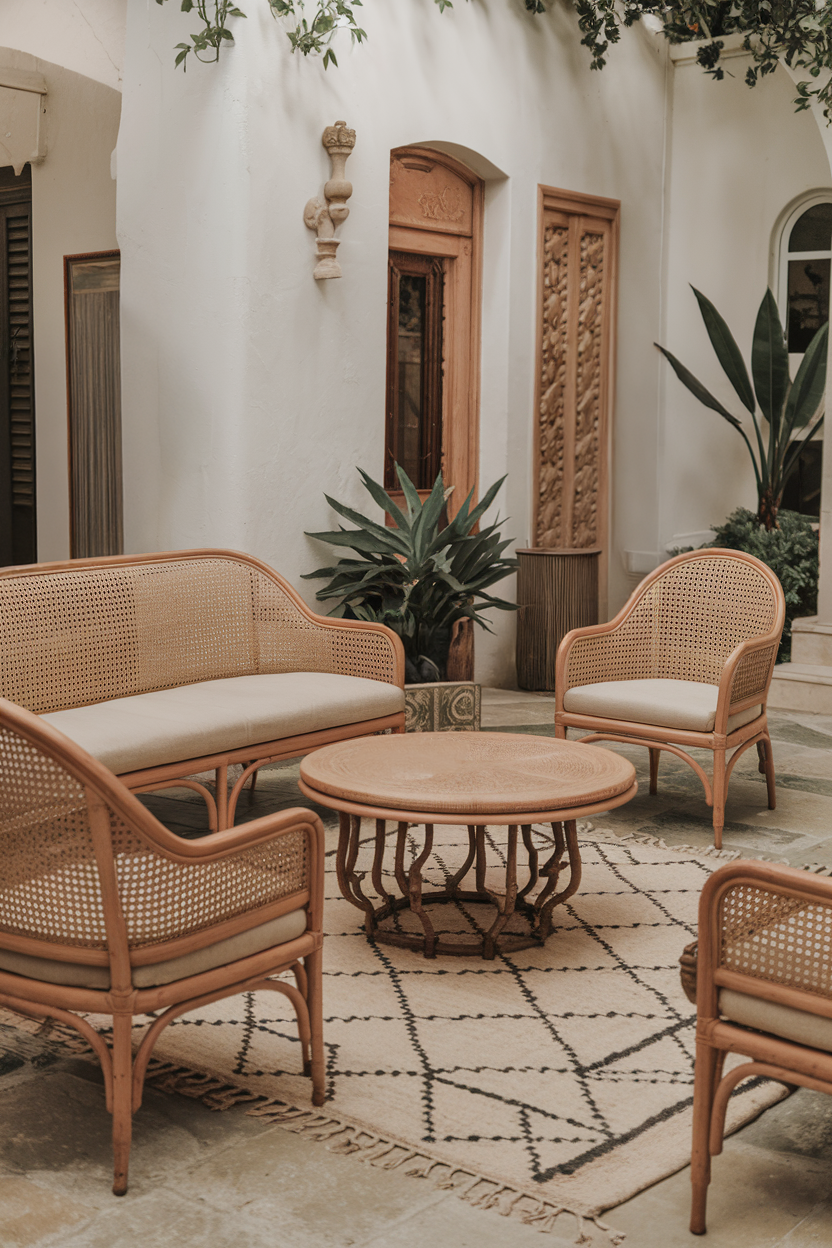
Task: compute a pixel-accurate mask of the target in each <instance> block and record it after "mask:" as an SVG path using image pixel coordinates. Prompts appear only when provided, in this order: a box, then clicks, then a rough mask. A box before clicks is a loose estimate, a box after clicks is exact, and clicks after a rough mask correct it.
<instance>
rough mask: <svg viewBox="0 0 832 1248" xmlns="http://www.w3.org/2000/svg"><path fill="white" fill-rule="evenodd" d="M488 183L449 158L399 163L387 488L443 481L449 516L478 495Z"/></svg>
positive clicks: (394, 200) (412, 154)
mask: <svg viewBox="0 0 832 1248" xmlns="http://www.w3.org/2000/svg"><path fill="white" fill-rule="evenodd" d="M482 196H483V183H482V181H481V180H480V179H479V178H478V177H477V176H476V175H475V174H474V173H472V171H471V170H470V169H467V168H466V167H465V166H464V165H462V164H460V162H459V161H457V160H453V159H452V158H451V157H450V156H445V155H444V153H440V152H434V151H432V150H428V149H424V148H399V149H397V150H396V151H394V152H393V153H392V154H391V159H390V234H389V247H390V253H389V255H390V261H389V270H388V271H389V284H388V304H387V307H388V320H387V409H386V431H385V452H384V481H385V486H386V488H387V489H388V490H391V491H392V492H393V494H394V495H395V494H396V493H397V491H396V478H395V465H396V464H397V463H399V464H401V465H402V467H403V468H404V470H405V472H406V473H407V475H408V476H409V477H410V479H411V480H412V481H413V482H414V484H415V485H416V487H417V489H418V490H419V491H420V493H421V494H423V495H424V494H426V492H427V491H428V490H430V488H431V486H432V485H433V482H434V481H435V479H436V476H437V473H438V472H439V471H440V469H441V471H442V475H443V478H444V481H445V484H446V486H453V487H454V492H453V495H452V496H451V498H450V500H449V504H448V509H449V513H450V515H453V514H454V512H455V511H456V510H457V509H458V508H459V506H460V504H461V503H462V500H463V499H464V498H465V496H466V494H467V493H468V491H469V490H471V489H476V483H477V461H478V457H479V384H478V383H479V333H480V288H481V284H480V245H481V237H482Z"/></svg>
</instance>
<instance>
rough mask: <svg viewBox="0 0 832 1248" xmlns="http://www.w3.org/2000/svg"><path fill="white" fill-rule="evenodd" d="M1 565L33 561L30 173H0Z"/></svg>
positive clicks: (33, 388)
mask: <svg viewBox="0 0 832 1248" xmlns="http://www.w3.org/2000/svg"><path fill="white" fill-rule="evenodd" d="M0 341H1V342H2V347H0V564H10V563H33V562H34V561H35V559H36V558H37V536H36V513H35V372H34V360H33V352H32V344H33V330H32V171H31V169H30V167H29V165H26V166H25V168H24V169H23V171H22V173H21V174H20V175H19V176H18V177H15V175H14V170H13V169H10V168H8V169H0Z"/></svg>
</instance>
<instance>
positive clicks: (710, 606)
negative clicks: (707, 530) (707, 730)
mask: <svg viewBox="0 0 832 1248" xmlns="http://www.w3.org/2000/svg"><path fill="white" fill-rule="evenodd" d="M777 606H778V603H777V599H776V596H775V591H774V589H773V587H772V585H771V583H770V582H769V581H768V580H767V578H766V577H765V576H764V575H763V573H762V572H760V571H758V569H757V568H755V567H754V565H753V564H750V563H747V562H746V561H745V560H741V559H735V558H732V557H731V555H730V554H726V555H724V556H713V555H710V556H708V557H707V558H702V559H690V560H686V561H685V562H684V563H678V564H675V565H674V566H672V567H670V568H668V570H667V572H665V573H664V575H663V576H661V577H659V578H658V579H657V580H656V581H654V582H653V583H652V585H649V586H648V587H647V589H646V590H645V591H644V593H642V594H641V596H640V597H639V598H638V599H637V600H636V601H635V603H634V604H633V606H632V607H631V609H630V611H629V612H628V614H627V615H626V616H625V617H624V619H623V620H622V621H621V623H620V624H619V625H618V626H617V627H616V628H615V629H614V630H612V631H611V632H605V633H598V634H596V635H594V636H589V637H579V638H577V639H576V641H575V642H574V643H573V644H572V646H571V648H570V651H569V658H568V664H567V672H566V687H567V688H574V687H576V686H578V685H589V684H595V683H597V682H600V681H606V680H645V679H666V680H693V681H698V682H699V683H701V684H707V685H718V684H719V677H720V674H721V672H722V668H723V666H724V664H725V660H726V659H727V658H728V656H729V654H730V653H731V652H732V651H733V650H734V649H735V648H736V647H737V646H738V645H739V644H740V643H741V642H743V641H748V640H750V639H752V638H755V637H760V636H764V635H765V634H766V633H768V632H770V631H771V629H772V628H773V627H774V622H775V620H776V618H777ZM764 654H765V658H763V657H761V656H758V655H757V654H754V655H749V656H748V660H743V665H741V666H742V671H740V672H738V673H737V679H738V680H740V683H741V687H742V689H743V692H742V693H740V692H738V690H737V688H736V687H735V689H734V692H733V698H732V700H733V701H735V702H736V701H739V699H740V698H741V697H747V696H750V694H751V693H753V692H756V690H757V689H758V688H760V689H762V688H764V687H765V684H766V682H767V679H768V671H769V668H770V666H771V663H772V662H773V657H774V647H772V648H770V649H766V650H765V651H764ZM746 665H747V668H746Z"/></svg>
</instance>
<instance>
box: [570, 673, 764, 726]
mask: <svg viewBox="0 0 832 1248" xmlns="http://www.w3.org/2000/svg"><path fill="white" fill-rule="evenodd" d="M718 692H719V690H718V689H717V686H716V685H701V684H699V682H698V681H695V680H604V681H601V683H600V684H597V685H580V686H579V687H578V688H577V689H568V690H567V691H566V694H565V695H564V699H563V709H564V710H565V711H570V712H571V713H572V714H575V715H594V716H597V717H598V718H601V719H629V720H632V721H633V722H635V723H637V724H658V725H660V726H661V727H662V728H680V729H682V730H683V731H687V732H713V730H714V720H715V718H716V699H717V694H718ZM762 709H763V708H762V706H750V707H748V709H747V710H745V711H740V712H739V713H738V714H737V715H730V716H729V718H728V731H729V733H731V732H734V731H735V729H737V728H742V726H743V724H750V723H751V720H752V719H756V718H757V716H758V715H759V714H761V712H762Z"/></svg>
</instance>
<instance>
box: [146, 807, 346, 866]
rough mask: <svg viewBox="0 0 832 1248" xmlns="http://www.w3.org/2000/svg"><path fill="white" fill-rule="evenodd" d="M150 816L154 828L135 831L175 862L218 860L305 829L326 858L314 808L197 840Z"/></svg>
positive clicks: (296, 809) (283, 812)
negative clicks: (171, 828)
mask: <svg viewBox="0 0 832 1248" xmlns="http://www.w3.org/2000/svg"><path fill="white" fill-rule="evenodd" d="M139 804H140V803H139ZM142 809H144V808H142ZM146 813H149V812H146ZM150 818H151V820H152V826H151V827H148V826H147V825H145V826H144V827H141V828H139V827H138V826H136V827H135V830H136V832H138V833H139V835H140V836H141V838H142V840H144V841H147V842H148V844H149V845H150V846H151V847H152V848H153V849H154V850H156V851H157V852H158V853H160V854H162V855H163V856H164V857H165V858H169V859H170V860H171V861H172V862H179V863H183V864H185V863H189V864H191V863H204V862H219V861H220V859H222V858H230V857H233V855H234V854H238V853H241V852H242V851H243V850H247V849H252V848H253V847H254V846H255V845H264V844H266V843H267V842H268V841H275V840H278V839H279V838H280V837H281V836H287V835H288V834H289V833H291V832H297V831H300V830H304V831H306V833H307V835H308V837H309V840H310V843H311V844H313V845H314V846H315V852H316V853H317V854H319V855H320V856H321V857H323V853H324V826H323V824H322V823H321V820H320V819H319V817H318V816H317V815H316V814H315V812H314V811H313V810H307V809H306V808H305V807H303V806H294V807H292V809H291V810H280V811H277V812H276V813H274V814H271V815H263V816H261V818H260V819H252V820H251V821H250V822H249V823H243V824H240V825H238V826H237V827H234V828H226V829H225V830H224V831H221V832H210V833H208V834H207V835H206V836H201V837H199V838H198V839H197V840H184V839H183V838H182V837H180V836H177V835H176V834H175V833H174V832H169V831H168V829H167V828H166V827H165V826H164V824H161V823H159V822H158V820H156V819H154V818H153V816H152V815H151V816H150ZM130 822H131V823H132V822H133V821H132V820H131V821H130ZM134 826H135V825H134Z"/></svg>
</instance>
